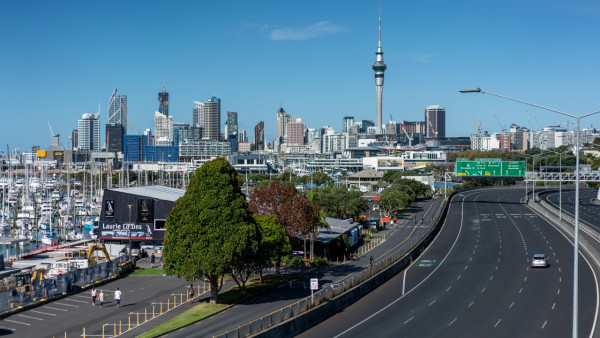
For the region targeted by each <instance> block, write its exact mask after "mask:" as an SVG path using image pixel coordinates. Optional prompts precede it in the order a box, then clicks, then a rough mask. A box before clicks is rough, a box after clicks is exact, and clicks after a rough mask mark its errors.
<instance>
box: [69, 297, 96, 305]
mask: <svg viewBox="0 0 600 338" xmlns="http://www.w3.org/2000/svg"><path fill="white" fill-rule="evenodd" d="M64 300H68V301H69V302H77V303H83V304H88V303H90V302H85V301H83V300H77V299H69V298H65V299H64Z"/></svg>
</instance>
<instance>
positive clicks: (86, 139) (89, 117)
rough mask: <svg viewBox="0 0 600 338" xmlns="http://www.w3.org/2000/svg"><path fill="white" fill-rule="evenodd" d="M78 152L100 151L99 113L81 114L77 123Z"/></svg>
mask: <svg viewBox="0 0 600 338" xmlns="http://www.w3.org/2000/svg"><path fill="white" fill-rule="evenodd" d="M77 135H78V139H77V147H78V148H79V150H89V151H98V150H100V113H98V114H83V115H82V116H81V120H79V121H78V123H77Z"/></svg>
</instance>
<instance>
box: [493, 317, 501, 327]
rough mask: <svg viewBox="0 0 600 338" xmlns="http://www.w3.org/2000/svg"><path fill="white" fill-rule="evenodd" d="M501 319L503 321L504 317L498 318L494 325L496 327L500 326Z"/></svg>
mask: <svg viewBox="0 0 600 338" xmlns="http://www.w3.org/2000/svg"><path fill="white" fill-rule="evenodd" d="M501 321H502V318H500V319H498V321H497V322H496V324H495V325H494V327H498V324H500V322H501Z"/></svg>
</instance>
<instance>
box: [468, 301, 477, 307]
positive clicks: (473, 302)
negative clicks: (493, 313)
mask: <svg viewBox="0 0 600 338" xmlns="http://www.w3.org/2000/svg"><path fill="white" fill-rule="evenodd" d="M473 304H475V301H474V300H472V301H471V304H469V305H468V306H467V307H471V306H473Z"/></svg>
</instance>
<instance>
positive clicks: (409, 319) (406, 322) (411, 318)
mask: <svg viewBox="0 0 600 338" xmlns="http://www.w3.org/2000/svg"><path fill="white" fill-rule="evenodd" d="M413 318H415V317H410V318H408V320H407V321H405V322H404V325H406V324H408V322H410V321H411V320H413Z"/></svg>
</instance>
